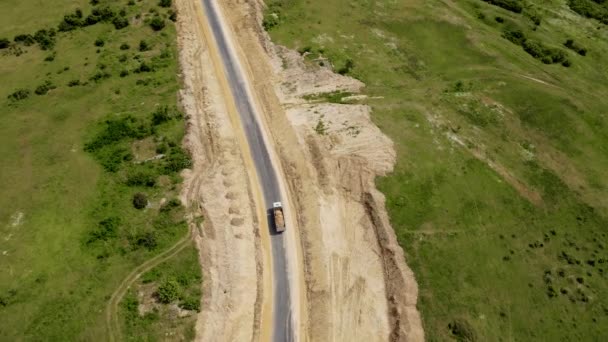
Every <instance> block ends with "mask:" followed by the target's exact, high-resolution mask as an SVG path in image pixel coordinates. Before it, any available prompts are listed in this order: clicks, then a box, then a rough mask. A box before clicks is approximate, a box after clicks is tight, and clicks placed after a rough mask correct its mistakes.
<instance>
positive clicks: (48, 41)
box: [34, 29, 56, 50]
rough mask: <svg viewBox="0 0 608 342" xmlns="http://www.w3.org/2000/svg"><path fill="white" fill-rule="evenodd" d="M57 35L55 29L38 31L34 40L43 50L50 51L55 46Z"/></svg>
mask: <svg viewBox="0 0 608 342" xmlns="http://www.w3.org/2000/svg"><path fill="white" fill-rule="evenodd" d="M55 34H56V32H55V30H54V29H50V30H45V29H42V30H38V31H36V33H35V34H34V40H35V41H36V43H38V45H39V46H40V48H41V49H42V50H49V49H52V48H53V47H54V46H55Z"/></svg>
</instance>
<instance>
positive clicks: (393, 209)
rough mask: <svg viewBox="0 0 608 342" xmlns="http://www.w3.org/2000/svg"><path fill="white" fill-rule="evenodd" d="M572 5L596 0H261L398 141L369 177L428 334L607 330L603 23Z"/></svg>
mask: <svg viewBox="0 0 608 342" xmlns="http://www.w3.org/2000/svg"><path fill="white" fill-rule="evenodd" d="M574 2H576V3H582V2H584V4H583V5H584V6H587V5H588V6H592V7H593V8H595V7H597V6H596V5H598V4H597V3H592V1H587V0H585V1H533V0H527V1H506V0H505V1H497V0H494V1H481V0H459V1H448V0H445V1H439V0H431V1H419V0H406V1H343V0H331V1H320V0H308V1H303V0H290V1H287V0H270V1H267V4H268V8H267V11H266V15H265V19H264V26H265V27H266V29H267V30H268V31H269V33H270V35H271V37H272V38H273V40H274V41H276V42H277V43H279V44H283V45H286V46H289V47H292V48H295V49H298V50H299V51H301V52H302V53H303V54H305V56H306V58H307V59H308V60H309V61H310V63H311V64H312V63H317V64H319V65H326V64H327V62H323V61H322V59H323V58H327V59H328V60H329V62H330V63H331V66H332V67H333V68H334V70H336V71H338V72H341V73H345V74H348V75H351V76H353V77H356V78H358V79H360V80H362V81H363V82H365V84H366V85H367V88H366V90H365V92H366V94H367V95H369V96H370V100H368V101H367V103H368V104H369V105H371V106H372V107H373V111H374V112H373V119H374V120H375V122H376V123H377V124H378V126H379V127H380V128H381V129H382V130H383V131H384V132H385V133H386V134H388V135H389V136H390V137H391V138H392V140H393V141H394V142H395V146H396V148H397V153H398V161H397V165H396V167H395V171H394V173H393V174H391V175H389V176H388V177H385V178H382V179H379V180H378V186H379V187H380V189H381V190H382V191H383V192H384V193H385V194H386V196H387V206H388V210H389V214H390V216H391V220H392V223H393V227H394V228H395V230H396V232H397V235H398V238H399V242H400V243H401V245H402V246H403V247H404V250H405V252H406V258H407V261H408V263H409V264H410V265H411V266H412V267H413V269H414V271H415V273H416V276H417V279H418V281H419V284H420V298H419V304H418V307H419V309H420V310H421V312H422V316H423V321H424V325H425V330H426V334H427V337H428V340H429V341H444V340H450V339H460V340H469V341H502V340H504V341H511V340H514V341H515V340H517V341H558V340H559V341H581V340H595V341H597V340H604V339H606V337H608V328H607V327H608V300H607V299H606V298H608V282H607V281H606V278H607V272H608V249H607V245H608V237H607V235H606V234H608V173H607V171H606V170H608V153H607V152H608V150H607V146H608V134H607V132H608V117H606V115H607V114H608V99H607V98H606V96H605V94H608V72H607V71H608V69H607V66H606V63H605V61H606V56H607V55H608V31H607V27H606V25H605V24H603V23H601V21H599V20H596V19H592V18H587V17H586V16H585V15H584V14H583V15H581V14H579V13H577V12H581V10H580V8H576V9H577V11H576V12H575V11H573V10H571V8H570V6H575V7H576V5H577V4H574ZM602 6H603V5H602Z"/></svg>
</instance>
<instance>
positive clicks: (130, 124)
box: [84, 116, 149, 152]
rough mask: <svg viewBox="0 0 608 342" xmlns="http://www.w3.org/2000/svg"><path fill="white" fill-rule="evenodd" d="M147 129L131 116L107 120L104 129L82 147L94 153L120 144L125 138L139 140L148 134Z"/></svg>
mask: <svg viewBox="0 0 608 342" xmlns="http://www.w3.org/2000/svg"><path fill="white" fill-rule="evenodd" d="M148 133H149V132H148V129H147V127H145V126H144V125H143V124H139V125H138V122H137V120H136V119H135V118H134V117H132V116H127V117H124V118H120V119H113V120H107V121H106V122H105V127H104V129H103V130H102V131H101V132H99V133H98V134H97V135H96V136H95V137H94V138H93V139H92V140H91V141H89V142H87V143H86V144H85V145H84V149H85V151H87V152H95V151H98V150H100V149H101V148H103V147H105V146H109V145H113V144H116V143H119V142H121V141H122V140H124V139H125V138H134V139H141V138H144V137H145V136H146V135H147V134H148Z"/></svg>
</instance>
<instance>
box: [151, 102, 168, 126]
mask: <svg viewBox="0 0 608 342" xmlns="http://www.w3.org/2000/svg"><path fill="white" fill-rule="evenodd" d="M171 119H173V116H172V115H171V113H170V112H169V107H168V106H159V107H158V108H156V110H155V111H154V112H153V113H152V125H154V126H157V125H160V124H162V123H165V122H167V121H170V120H171Z"/></svg>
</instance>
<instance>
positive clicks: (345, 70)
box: [338, 58, 355, 75]
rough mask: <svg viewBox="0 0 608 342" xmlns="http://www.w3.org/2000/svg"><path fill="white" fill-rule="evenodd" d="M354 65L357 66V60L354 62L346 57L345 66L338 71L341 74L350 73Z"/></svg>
mask: <svg viewBox="0 0 608 342" xmlns="http://www.w3.org/2000/svg"><path fill="white" fill-rule="evenodd" d="M354 67H355V62H354V61H353V60H352V59H350V58H347V59H346V63H344V66H343V67H342V68H340V69H339V70H338V73H339V74H340V75H346V74H348V73H349V72H351V70H352V69H353V68H354Z"/></svg>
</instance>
